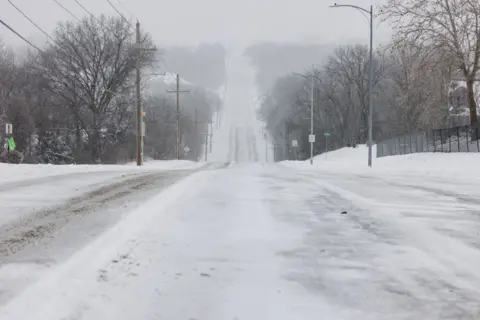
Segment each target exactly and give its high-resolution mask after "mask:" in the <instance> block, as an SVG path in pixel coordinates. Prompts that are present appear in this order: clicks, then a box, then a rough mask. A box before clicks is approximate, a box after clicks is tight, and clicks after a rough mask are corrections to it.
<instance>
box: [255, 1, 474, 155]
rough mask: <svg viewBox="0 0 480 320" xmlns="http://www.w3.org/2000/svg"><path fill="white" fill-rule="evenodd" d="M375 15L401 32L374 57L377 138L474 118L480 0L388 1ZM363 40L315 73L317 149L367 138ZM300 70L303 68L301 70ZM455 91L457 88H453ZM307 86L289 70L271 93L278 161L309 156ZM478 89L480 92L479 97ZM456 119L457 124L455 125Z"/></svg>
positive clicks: (270, 122) (268, 107)
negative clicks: (458, 97) (458, 111)
mask: <svg viewBox="0 0 480 320" xmlns="http://www.w3.org/2000/svg"><path fill="white" fill-rule="evenodd" d="M378 18H380V19H383V21H385V22H389V23H391V24H392V26H393V27H394V30H395V31H396V32H395V34H394V36H393V38H392V39H391V41H390V42H389V43H387V44H384V45H382V46H379V47H378V48H377V50H376V52H375V54H374V59H373V65H374V68H373V69H374V72H373V85H374V92H373V102H374V114H373V119H374V128H373V132H374V140H380V139H383V138H386V137H391V136H395V135H399V134H404V133H407V132H415V131H418V130H422V129H429V128H434V127H445V126H449V125H452V123H453V124H459V125H460V124H467V123H468V121H470V123H472V124H476V123H477V109H478V106H477V101H478V99H479V97H478V92H477V93H476V90H475V85H476V84H477V86H478V83H479V82H478V80H479V78H480V76H479V68H480V3H479V2H478V1H477V0H435V1H434V0H389V1H388V2H387V4H386V5H385V6H383V7H381V8H380V14H379V16H378ZM368 67H369V56H368V48H367V46H366V45H360V44H357V45H345V46H340V47H338V48H337V49H336V50H335V52H334V53H333V54H332V55H330V56H329V57H328V58H327V59H326V61H325V62H324V63H323V64H322V65H320V66H317V67H316V68H315V71H313V70H303V71H304V75H305V76H306V77H311V76H313V77H314V79H315V89H314V97H315V105H314V124H315V128H314V129H315V132H316V135H317V142H316V143H315V154H318V153H322V152H323V151H324V150H325V149H326V145H325V142H324V140H323V139H322V138H323V134H324V133H325V132H328V133H329V134H330V137H329V138H330V142H329V143H328V144H329V146H328V148H329V149H332V148H340V147H344V146H355V145H356V144H359V143H366V141H367V119H368V103H369V101H368ZM299 71H301V70H299ZM458 79H461V80H462V82H461V84H460V86H464V87H465V88H464V89H465V99H464V100H465V103H464V106H463V107H464V110H465V111H466V112H465V115H461V116H459V117H458V116H457V117H453V116H452V115H451V113H452V109H453V108H454V107H458V105H454V103H453V99H452V97H453V96H454V95H455V94H456V93H455V92H456V91H455V90H456V89H458V86H459V84H458V82H456V81H455V80H458ZM454 89H455V90H454ZM310 90H311V89H310V83H309V81H308V80H306V79H304V78H301V77H298V76H295V75H286V76H284V77H282V78H280V79H278V80H277V82H276V83H275V85H274V86H273V88H272V89H271V90H270V91H269V92H267V94H266V95H265V97H264V101H263V104H262V108H261V111H260V112H261V115H262V117H263V118H264V119H265V121H266V122H267V126H268V129H269V131H270V134H271V136H272V137H274V140H275V141H274V143H275V144H276V146H277V148H276V150H277V154H276V156H277V159H282V158H290V159H291V158H293V154H294V152H293V148H292V145H291V142H292V140H298V143H299V146H298V150H297V151H298V152H296V155H297V156H298V157H299V158H304V159H305V158H307V157H308V150H309V149H308V148H309V145H308V134H309V118H310V103H309V95H310ZM476 94H477V96H476ZM452 119H453V120H455V121H456V122H452Z"/></svg>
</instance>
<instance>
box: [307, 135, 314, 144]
mask: <svg viewBox="0 0 480 320" xmlns="http://www.w3.org/2000/svg"><path fill="white" fill-rule="evenodd" d="M308 142H310V143H315V135H314V134H310V135H308Z"/></svg>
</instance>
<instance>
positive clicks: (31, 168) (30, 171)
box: [0, 160, 205, 184]
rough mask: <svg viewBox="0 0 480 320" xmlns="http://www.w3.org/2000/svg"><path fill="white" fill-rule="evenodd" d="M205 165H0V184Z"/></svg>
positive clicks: (193, 167)
mask: <svg viewBox="0 0 480 320" xmlns="http://www.w3.org/2000/svg"><path fill="white" fill-rule="evenodd" d="M203 165H205V163H196V162H193V161H186V160H169V161H167V160H165V161H148V162H145V164H144V166H142V167H137V166H136V164H135V163H134V162H133V163H128V164H126V165H50V164H20V165H18V164H7V163H0V184H4V183H8V182H14V181H21V180H29V179H36V178H44V177H50V176H57V175H63V174H69V173H86V172H105V171H121V172H131V171H151V170H184V169H196V168H199V167H201V166H203Z"/></svg>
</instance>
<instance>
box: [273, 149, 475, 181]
mask: <svg viewBox="0 0 480 320" xmlns="http://www.w3.org/2000/svg"><path fill="white" fill-rule="evenodd" d="M375 155H376V150H375V148H374V149H373V156H374V158H373V168H369V167H368V148H367V147H366V146H365V145H359V146H358V147H357V148H342V149H339V150H336V151H332V152H329V153H328V154H327V155H326V156H325V154H322V155H318V156H316V157H314V163H313V166H311V165H310V161H309V160H307V161H283V162H281V164H282V165H285V166H288V167H292V168H297V169H300V170H317V171H318V170H320V171H323V170H324V171H333V172H335V171H337V172H338V171H340V172H347V173H349V172H350V173H383V174H395V173H398V174H419V173H421V174H426V175H436V174H439V173H441V175H442V176H445V175H448V176H455V175H475V174H480V165H479V163H480V154H478V153H415V154H409V155H402V156H390V157H383V158H376V157H375Z"/></svg>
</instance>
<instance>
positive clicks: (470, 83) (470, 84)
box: [467, 80, 477, 124]
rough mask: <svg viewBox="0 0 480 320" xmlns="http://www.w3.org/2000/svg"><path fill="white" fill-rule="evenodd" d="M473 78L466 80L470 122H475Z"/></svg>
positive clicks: (475, 108) (475, 107)
mask: <svg viewBox="0 0 480 320" xmlns="http://www.w3.org/2000/svg"><path fill="white" fill-rule="evenodd" d="M474 82H475V81H474V80H467V101H468V108H469V110H470V123H471V124H475V123H477V103H476V101H475V92H474V90H473V86H474Z"/></svg>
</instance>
